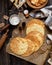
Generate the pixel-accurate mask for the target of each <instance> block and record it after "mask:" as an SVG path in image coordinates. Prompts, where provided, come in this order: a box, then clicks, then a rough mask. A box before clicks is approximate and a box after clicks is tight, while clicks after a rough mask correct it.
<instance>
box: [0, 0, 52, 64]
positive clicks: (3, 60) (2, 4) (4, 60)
mask: <svg viewBox="0 0 52 65" xmlns="http://www.w3.org/2000/svg"><path fill="white" fill-rule="evenodd" d="M7 2H8V0H0V22H3V21H4V20H3V18H2V16H3V15H4V14H9V12H8V5H9V3H8V5H7ZM49 4H52V0H49ZM10 33H11V32H10ZM10 33H9V34H10ZM0 35H1V34H0ZM10 36H11V35H10ZM10 36H9V37H10ZM8 41H9V38H8V39H7V41H6V42H5V44H4V45H3V47H2V49H1V50H0V65H33V64H31V63H29V62H26V61H24V60H22V59H19V58H17V57H15V56H12V55H9V54H7V53H6V44H7V43H8ZM45 65H48V63H45Z"/></svg>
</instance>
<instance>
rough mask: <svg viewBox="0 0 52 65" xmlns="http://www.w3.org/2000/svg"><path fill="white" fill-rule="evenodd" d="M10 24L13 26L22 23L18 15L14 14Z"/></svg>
mask: <svg viewBox="0 0 52 65" xmlns="http://www.w3.org/2000/svg"><path fill="white" fill-rule="evenodd" d="M9 22H10V24H11V25H14V26H15V25H18V24H19V23H20V18H19V17H18V15H17V14H13V15H11V16H10V18H9Z"/></svg>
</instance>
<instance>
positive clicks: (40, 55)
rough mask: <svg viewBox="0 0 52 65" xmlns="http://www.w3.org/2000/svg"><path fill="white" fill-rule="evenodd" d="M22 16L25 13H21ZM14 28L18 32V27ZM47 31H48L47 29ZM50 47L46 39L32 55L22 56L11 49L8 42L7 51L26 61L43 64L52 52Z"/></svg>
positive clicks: (38, 64)
mask: <svg viewBox="0 0 52 65" xmlns="http://www.w3.org/2000/svg"><path fill="white" fill-rule="evenodd" d="M20 16H23V15H22V14H21V15H20ZM30 19H32V18H29V19H28V20H30ZM24 20H25V19H24ZM14 30H17V32H18V27H17V28H16V29H14ZM46 33H47V31H46ZM13 34H14V33H13ZM13 34H12V37H15V35H14V36H13ZM23 35H24V34H23ZM23 35H22V36H23ZM16 36H18V35H16ZM50 48H51V45H47V43H46V40H45V42H44V44H43V45H42V47H41V48H40V49H39V50H38V51H37V52H36V53H33V54H32V55H30V56H28V57H22V56H18V55H16V54H14V53H13V52H12V51H11V50H10V48H9V44H7V48H6V52H7V53H9V54H11V55H14V56H16V57H19V58H21V59H24V60H26V61H29V62H31V63H33V64H37V65H43V64H44V62H45V60H46V58H47V56H48V54H49V52H50Z"/></svg>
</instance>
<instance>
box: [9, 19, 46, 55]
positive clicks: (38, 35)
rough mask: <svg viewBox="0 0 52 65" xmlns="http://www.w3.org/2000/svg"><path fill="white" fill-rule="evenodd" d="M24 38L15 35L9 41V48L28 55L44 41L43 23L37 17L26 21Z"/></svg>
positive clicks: (15, 52)
mask: <svg viewBox="0 0 52 65" xmlns="http://www.w3.org/2000/svg"><path fill="white" fill-rule="evenodd" d="M26 26H27V29H26V36H25V38H21V37H16V38H13V39H12V40H11V41H10V44H9V48H10V50H11V51H12V52H13V53H14V54H17V55H21V56H29V55H31V54H32V53H33V52H36V51H38V50H39V48H40V47H41V46H42V44H43V41H44V35H45V25H44V23H43V22H42V21H41V20H39V19H32V20H30V21H29V22H28V23H27V25H26Z"/></svg>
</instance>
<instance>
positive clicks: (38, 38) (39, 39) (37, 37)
mask: <svg viewBox="0 0 52 65" xmlns="http://www.w3.org/2000/svg"><path fill="white" fill-rule="evenodd" d="M25 38H27V39H30V40H31V41H34V42H35V41H36V42H38V44H39V45H40V44H42V43H43V40H44V36H43V35H42V34H41V33H40V32H38V31H32V32H30V33H29V34H27V36H26V37H25Z"/></svg>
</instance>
